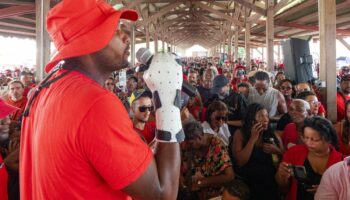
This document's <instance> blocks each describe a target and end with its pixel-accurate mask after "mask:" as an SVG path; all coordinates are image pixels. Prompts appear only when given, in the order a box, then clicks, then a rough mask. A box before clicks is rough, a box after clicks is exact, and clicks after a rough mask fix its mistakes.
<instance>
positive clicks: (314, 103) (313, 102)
mask: <svg viewBox="0 0 350 200" xmlns="http://www.w3.org/2000/svg"><path fill="white" fill-rule="evenodd" d="M308 103H309V104H313V105H315V106H319V105H320V104H321V103H320V102H319V101H308Z"/></svg>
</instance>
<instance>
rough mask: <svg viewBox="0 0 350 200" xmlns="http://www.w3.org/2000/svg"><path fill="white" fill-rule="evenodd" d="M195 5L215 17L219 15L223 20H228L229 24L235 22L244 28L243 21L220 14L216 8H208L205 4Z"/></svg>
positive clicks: (197, 3) (198, 3)
mask: <svg viewBox="0 0 350 200" xmlns="http://www.w3.org/2000/svg"><path fill="white" fill-rule="evenodd" d="M195 5H197V6H198V7H200V8H202V9H204V10H208V11H210V12H212V13H213V14H215V15H217V16H219V17H222V18H224V19H226V20H227V21H229V22H233V23H235V24H236V25H238V26H241V27H242V26H243V23H242V22H241V21H238V20H237V19H234V18H232V17H231V16H229V15H226V14H224V13H222V12H219V11H217V10H215V9H214V8H212V7H209V6H207V5H205V4H203V3H200V2H196V3H195Z"/></svg>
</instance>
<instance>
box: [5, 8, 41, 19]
mask: <svg viewBox="0 0 350 200" xmlns="http://www.w3.org/2000/svg"><path fill="white" fill-rule="evenodd" d="M34 12H35V6H33V5H21V6H10V7H7V8H2V9H0V19H4V18H8V17H12V16H17V15H24V14H28V13H34Z"/></svg>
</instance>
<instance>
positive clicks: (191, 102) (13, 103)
mask: <svg viewBox="0 0 350 200" xmlns="http://www.w3.org/2000/svg"><path fill="white" fill-rule="evenodd" d="M252 64H253V66H252V67H251V69H253V70H254V71H253V70H251V71H250V72H249V73H248V70H247V69H246V68H245V65H244V63H242V62H241V61H240V60H239V61H236V62H234V63H224V64H222V65H220V64H218V58H183V59H182V67H183V78H184V80H185V81H188V82H189V83H190V84H191V85H192V86H193V87H195V88H196V91H197V95H196V96H191V97H189V96H187V95H186V94H182V106H181V120H182V123H183V128H184V132H185V135H186V137H185V141H184V142H182V143H181V149H182V150H181V152H182V153H181V160H182V162H181V177H180V188H179V194H178V199H211V198H213V199H215V198H218V196H222V198H223V199H230V197H227V196H232V197H233V196H235V197H236V198H238V199H283V198H284V199H314V197H315V194H317V192H319V193H322V191H320V190H318V189H317V188H318V187H319V185H320V183H321V180H322V175H323V174H324V173H325V171H326V170H327V169H328V168H329V167H331V166H332V165H333V164H335V163H337V162H340V161H342V160H343V159H344V158H345V157H346V156H348V155H350V114H349V113H350V101H349V100H348V99H349V97H350V86H349V85H350V76H348V75H344V76H343V77H342V78H341V81H340V84H339V91H338V94H337V108H338V123H336V124H331V123H330V122H329V121H328V120H327V119H326V118H325V117H326V114H327V112H326V109H325V106H324V105H322V103H321V102H320V101H319V99H320V98H321V97H320V94H319V93H317V91H318V90H317V88H316V86H314V85H312V83H298V84H295V83H294V82H293V81H292V80H289V79H286V77H285V75H284V73H283V68H282V69H280V68H279V69H278V71H277V72H267V71H265V69H263V68H261V67H260V68H259V67H257V66H255V65H254V64H255V63H254V61H252ZM142 73H143V72H140V71H138V70H137V68H130V69H129V70H128V71H127V74H128V76H127V82H126V85H125V87H124V88H123V87H122V86H121V85H120V83H118V78H119V77H118V73H113V75H111V76H110V77H109V78H108V79H107V80H106V81H105V83H104V88H105V90H107V91H109V92H111V93H113V94H114V95H116V96H118V97H119V98H120V99H121V101H122V102H123V105H124V107H125V109H126V110H127V113H128V114H129V117H130V119H131V120H132V122H133V127H134V130H135V131H136V132H137V133H138V134H139V136H140V137H141V138H142V140H143V141H144V142H145V143H146V144H148V145H150V148H152V144H153V143H154V140H155V134H156V121H155V115H154V111H155V106H154V103H153V102H152V92H150V91H149V90H148V88H147V85H146V84H145V83H144V81H143V78H142ZM274 74H276V75H274ZM1 80H2V82H1V87H2V97H1V98H2V100H1V104H2V106H8V107H11V108H12V109H9V110H11V112H9V113H6V116H2V124H1V131H3V132H7V133H8V134H7V137H6V134H5V136H4V135H2V137H1V141H0V142H1V157H0V158H1V162H2V163H3V165H2V168H3V169H0V170H1V171H2V173H1V174H2V175H3V178H1V182H2V183H3V184H1V185H2V188H1V190H2V191H6V190H7V191H6V195H8V198H9V199H19V174H18V170H19V147H20V129H21V118H22V115H23V112H24V110H25V106H26V104H27V101H28V100H27V99H28V98H27V96H28V95H30V93H31V91H30V90H31V89H32V88H33V87H35V84H36V83H35V80H34V74H33V73H32V72H29V71H22V72H21V73H20V74H19V75H18V76H17V77H16V76H15V77H10V76H8V77H6V78H2V79H1ZM1 110H2V112H5V111H3V110H4V109H3V108H1ZM5 110H6V109H5ZM3 115H4V114H3ZM293 167H294V168H293ZM296 167H299V168H296ZM339 167H340V166H339ZM296 169H299V170H301V172H303V173H304V175H305V177H303V178H300V177H298V176H297V174H294V173H301V172H300V171H299V172H297V171H295V170H296ZM293 170H294V171H293ZM4 171H6V172H4ZM5 177H6V178H5ZM332 178H334V177H332ZM323 182H326V181H322V183H323ZM328 184H329V183H328ZM322 187H325V186H322ZM343 187H345V186H343ZM345 193H346V192H345ZM2 194H3V196H5V195H4V194H5V193H2ZM342 195H343V196H344V195H345V196H346V195H349V194H343V193H342ZM316 197H317V198H319V199H322V198H323V196H322V195H320V194H317V195H316ZM4 198H5V197H4ZM323 199H324V198H323Z"/></svg>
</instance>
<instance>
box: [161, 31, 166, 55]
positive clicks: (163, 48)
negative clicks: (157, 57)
mask: <svg viewBox="0 0 350 200" xmlns="http://www.w3.org/2000/svg"><path fill="white" fill-rule="evenodd" d="M162 52H166V51H165V43H164V35H162Z"/></svg>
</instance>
